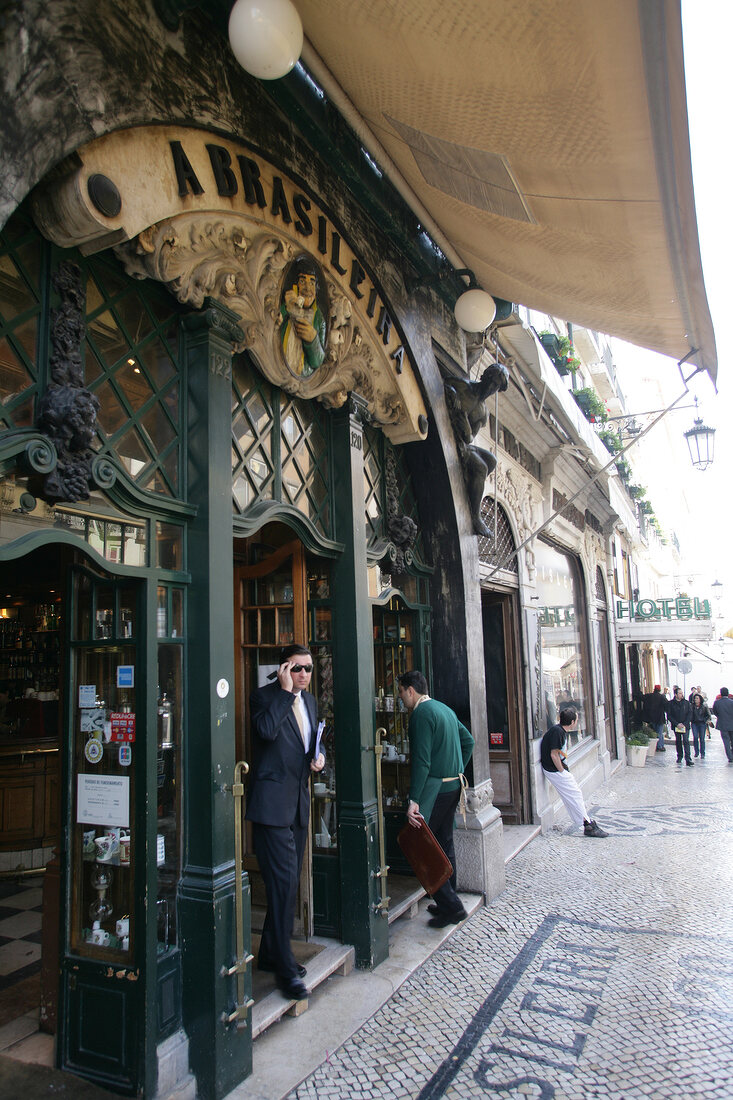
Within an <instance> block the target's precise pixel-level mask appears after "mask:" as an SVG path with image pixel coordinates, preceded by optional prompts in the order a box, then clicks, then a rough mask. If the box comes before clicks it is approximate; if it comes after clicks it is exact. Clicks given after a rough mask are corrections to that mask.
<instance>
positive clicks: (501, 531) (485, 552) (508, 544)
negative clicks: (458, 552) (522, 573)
mask: <svg viewBox="0 0 733 1100" xmlns="http://www.w3.org/2000/svg"><path fill="white" fill-rule="evenodd" d="M481 518H482V519H483V521H484V523H485V524H486V526H487V527H488V528H489V530H490V531H491V535H490V536H488V537H485V536H483V535H479V540H478V556H479V561H481V562H482V564H483V565H496V564H497V563H498V562H503V565H502V568H503V569H504V570H505V571H506V572H507V573H517V574H518V572H519V570H518V567H517V555H516V554H514V553H513V551H514V548H515V542H514V537H513V535H512V529H511V527H510V525H509V517H508V516H507V514H506V512H505V511H504V509H503V508H502V506H501V504H499V505H498V507H497V516H496V544H494V501H493V498H492V497H484V499H483V500H482V501H481ZM510 554H512V555H513V556H512V557H511V558H509V555H510ZM507 558H509V560H508V561H507Z"/></svg>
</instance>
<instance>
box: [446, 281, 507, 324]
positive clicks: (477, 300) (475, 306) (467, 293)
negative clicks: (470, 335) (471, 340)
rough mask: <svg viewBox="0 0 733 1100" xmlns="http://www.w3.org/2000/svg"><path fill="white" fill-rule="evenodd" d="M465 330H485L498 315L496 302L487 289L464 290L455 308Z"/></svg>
mask: <svg viewBox="0 0 733 1100" xmlns="http://www.w3.org/2000/svg"><path fill="white" fill-rule="evenodd" d="M453 312H454V314H455V318H456V321H457V322H458V324H459V325H460V326H461V328H462V329H463V330H464V332H485V331H486V329H487V328H488V327H489V325H490V324H491V322H492V321H493V320H494V317H496V302H495V301H494V299H493V298H492V297H491V295H490V294H488V293H487V292H486V291H485V290H481V288H480V287H473V288H472V289H470V290H464V292H463V294H461V296H460V298H459V299H458V301H457V302H456V304H455V307H454V309H453Z"/></svg>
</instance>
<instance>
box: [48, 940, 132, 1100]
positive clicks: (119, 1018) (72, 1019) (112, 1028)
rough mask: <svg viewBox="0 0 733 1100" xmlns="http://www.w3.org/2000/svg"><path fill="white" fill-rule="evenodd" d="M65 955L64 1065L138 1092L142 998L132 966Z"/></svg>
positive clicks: (63, 988)
mask: <svg viewBox="0 0 733 1100" xmlns="http://www.w3.org/2000/svg"><path fill="white" fill-rule="evenodd" d="M111 969H112V968H110V967H106V966H104V965H99V964H92V963H86V962H79V963H73V962H71V961H70V960H67V961H66V963H65V965H64V969H63V975H62V1004H63V1018H64V1019H65V1020H66V1027H65V1028H64V1030H63V1041H64V1048H65V1049H64V1051H63V1060H64V1068H65V1069H68V1070H71V1071H72V1073H77V1074H79V1076H81V1077H89V1078H91V1079H92V1080H94V1081H97V1082H99V1083H100V1084H108V1085H109V1086H110V1087H112V1088H114V1089H116V1090H118V1091H121V1092H125V1093H129V1094H130V1095H134V1094H135V1093H136V1092H137V1073H138V1062H139V1047H140V1038H141V1036H140V1004H139V996H140V995H139V990H138V985H139V983H138V982H137V981H130V980H129V978H130V977H132V976H135V977H136V975H133V973H132V972H129V971H128V972H126V973H125V974H124V975H123V976H120V977H117V976H116V974H115V973H114V972H113V973H112V974H111V975H110V973H109V972H110V970H111Z"/></svg>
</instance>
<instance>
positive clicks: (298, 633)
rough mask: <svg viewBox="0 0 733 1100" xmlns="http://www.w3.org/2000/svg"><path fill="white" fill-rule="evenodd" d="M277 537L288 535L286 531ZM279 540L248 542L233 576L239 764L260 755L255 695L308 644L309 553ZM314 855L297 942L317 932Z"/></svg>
mask: <svg viewBox="0 0 733 1100" xmlns="http://www.w3.org/2000/svg"><path fill="white" fill-rule="evenodd" d="M278 531H282V532H283V533H284V532H285V529H280V528H279V529H278ZM277 534H278V532H274V533H273V532H272V531H271V530H270V531H269V532H268V535H269V538H268V541H267V542H265V541H264V533H263V534H262V535H261V536H260V537H258V538H256V539H250V540H248V541H247V543H246V544H245V555H246V564H239V565H237V566H236V567H235V571H234V580H235V600H236V603H235V616H234V621H235V631H236V633H237V637H236V638H235V645H236V650H237V653H238V655H239V659H238V661H237V663H236V675H237V684H236V701H237V724H236V725H237V759H238V760H247V761H252V760H253V759H254V755H255V753H254V746H253V743H252V727H251V722H250V717H249V700H250V696H251V694H252V692H253V691H255V690H256V689H257V688H259V687H263V686H264V685H265V684H267V683H269V682H270V681H269V680H268V676H269V675H270V674H271V673H272V672H276V671H277V668H278V655H279V651H280V649H281V648H282V646H286V645H290V644H291V643H294V642H298V643H300V644H302V645H306V644H307V641H306V639H307V637H308V626H307V615H306V566H305V551H304V549H303V546H302V544H301V543H300V542H299V541H298V540H297V539H292V538H289V539H288V541H286V542H281V543H280V545H273V543H276V541H277ZM288 535H289V536H290V535H292V532H288ZM281 537H282V535H281ZM315 680H316V677H315V676H314V681H315ZM317 690H318V689H317V683H316V682H313V683H312V684H311V691H313V692H314V693H315V694H316V695H317ZM245 825H246V827H245V856H244V868H245V870H246V871H247V872H248V874H249V878H250V885H251V889H252V927H253V929H255V930H257V929H258V928H261V927H262V922H263V920H264V915H265V910H266V899H265V889H264V883H263V882H262V878H261V875H260V873H259V867H258V864H257V858H256V856H255V854H254V848H253V844H252V829H251V826H250V825H249V823H245ZM312 850H313V846H312V837H311V836H309V839H308V843H307V845H306V850H305V854H304V856H303V870H302V874H301V879H300V889H299V894H298V899H297V902H296V909H295V924H294V928H293V931H294V934H295V935H296V936H309V935H311V934H312V932H313V889H312V877H311V859H312Z"/></svg>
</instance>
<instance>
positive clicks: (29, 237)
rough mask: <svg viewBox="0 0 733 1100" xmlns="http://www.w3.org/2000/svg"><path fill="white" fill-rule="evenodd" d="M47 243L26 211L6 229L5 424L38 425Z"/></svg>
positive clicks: (1, 318)
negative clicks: (42, 284)
mask: <svg viewBox="0 0 733 1100" xmlns="http://www.w3.org/2000/svg"><path fill="white" fill-rule="evenodd" d="M42 247H43V244H42V242H41V238H40V237H39V236H38V233H37V231H36V230H35V228H34V227H33V226H32V225H30V224H29V223H28V222H27V221H26V220H25V218H24V216H23V215H16V216H15V217H14V218H12V219H11V221H10V222H9V223H8V225H6V226H5V227H4V229H3V231H2V233H0V428H2V427H5V428H8V429H12V428H27V427H30V426H31V425H32V424H33V404H34V399H35V396H36V391H37V385H38V369H37V344H38V327H39V322H40V312H41V310H40V298H41V288H40V256H41V249H42Z"/></svg>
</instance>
